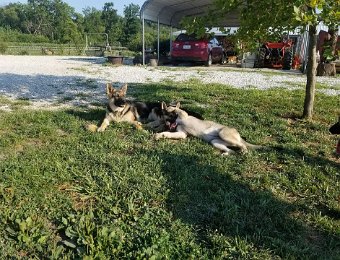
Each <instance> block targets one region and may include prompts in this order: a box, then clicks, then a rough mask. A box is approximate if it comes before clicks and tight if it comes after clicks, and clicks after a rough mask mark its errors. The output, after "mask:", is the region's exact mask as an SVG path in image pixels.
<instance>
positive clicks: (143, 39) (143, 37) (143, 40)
mask: <svg viewBox="0 0 340 260" xmlns="http://www.w3.org/2000/svg"><path fill="white" fill-rule="evenodd" d="M144 27H145V23H144V12H142V29H143V32H142V34H143V36H142V42H143V43H142V45H143V46H142V47H143V50H142V52H143V65H145V28H144Z"/></svg>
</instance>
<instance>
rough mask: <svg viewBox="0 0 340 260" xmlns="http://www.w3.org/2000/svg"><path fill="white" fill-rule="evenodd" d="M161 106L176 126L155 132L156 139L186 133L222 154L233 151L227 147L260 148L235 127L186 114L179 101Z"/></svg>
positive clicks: (175, 136)
mask: <svg viewBox="0 0 340 260" xmlns="http://www.w3.org/2000/svg"><path fill="white" fill-rule="evenodd" d="M162 108H163V110H164V112H165V113H166V114H167V115H168V117H169V118H172V120H173V119H174V118H176V119H175V122H176V124H177V127H176V131H175V132H170V131H165V132H161V133H156V135H155V138H156V139H157V140H158V139H160V138H170V139H184V138H186V137H187V136H188V135H192V136H196V137H198V138H201V139H203V140H204V141H206V142H208V143H210V144H212V145H213V146H214V147H215V148H217V149H218V150H220V151H222V152H223V153H222V155H229V154H231V153H233V152H234V151H233V150H231V149H229V148H228V147H234V148H238V149H239V150H240V151H241V152H243V153H245V152H247V150H248V148H249V149H257V148H261V146H258V145H253V144H250V143H247V142H246V141H245V140H243V139H242V137H241V136H240V134H239V132H238V131H237V130H236V129H235V128H230V127H227V126H224V125H221V124H218V123H215V122H213V121H207V120H201V119H198V118H196V117H194V116H190V115H188V113H187V112H185V111H184V110H182V109H180V103H177V104H176V106H169V107H167V106H166V104H165V103H162Z"/></svg>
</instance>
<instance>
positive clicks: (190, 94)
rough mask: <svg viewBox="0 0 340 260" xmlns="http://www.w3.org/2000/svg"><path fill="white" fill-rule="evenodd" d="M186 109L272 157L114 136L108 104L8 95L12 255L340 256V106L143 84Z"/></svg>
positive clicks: (6, 234) (6, 212) (3, 214)
mask: <svg viewBox="0 0 340 260" xmlns="http://www.w3.org/2000/svg"><path fill="white" fill-rule="evenodd" d="M128 92H129V94H130V95H133V96H134V97H136V98H138V99H141V100H164V101H167V102H170V101H173V100H178V101H181V103H182V105H183V106H184V107H186V108H189V109H192V110H195V111H197V112H199V113H201V114H202V115H203V116H204V117H205V118H207V119H210V120H215V121H218V122H220V123H223V124H226V125H230V126H234V127H236V128H237V129H238V130H239V132H240V133H241V135H242V136H244V137H245V138H246V140H247V141H248V142H251V143H254V144H261V145H263V146H265V147H266V149H263V150H259V151H252V152H250V153H248V154H245V155H241V154H235V155H230V156H228V157H223V156H221V155H220V153H219V152H218V151H216V150H215V149H214V148H213V147H212V146H210V145H208V144H206V143H204V142H202V141H200V140H198V139H195V138H188V139H186V140H181V141H174V140H159V141H156V140H155V139H154V138H153V134H152V133H151V132H148V131H142V130H136V129H134V128H133V127H132V126H130V125H128V124H124V123H122V124H116V125H111V126H110V127H109V128H108V129H107V130H106V131H105V132H104V133H91V132H88V131H87V130H85V128H84V126H85V125H87V124H90V123H94V124H98V123H99V122H100V120H101V119H102V118H103V117H104V115H105V104H102V106H99V107H98V108H97V109H90V110H88V109H85V108H72V109H67V110H58V111H36V110H27V109H22V108H21V107H22V105H21V103H22V104H26V105H27V103H29V101H27V100H18V101H16V102H12V101H9V100H7V99H6V98H4V97H3V98H1V102H2V104H8V106H9V107H11V108H12V109H13V111H12V112H1V113H0V147H1V150H0V258H2V259H5V258H13V259H17V258H27V259H28V258H35V259H44V258H48V259H74V258H85V259H118V258H123V259H124V258H128V259H130V258H133V259H143V258H145V259H222V258H223V259H280V258H285V259H340V170H339V163H340V161H339V157H337V156H336V155H335V144H336V141H337V137H335V136H331V135H330V134H329V132H328V128H329V127H330V125H332V124H333V123H335V120H336V118H337V115H336V109H337V108H338V107H339V103H338V102H339V101H338V97H335V96H326V95H323V94H320V93H317V94H316V103H315V111H314V118H313V121H304V120H299V119H298V117H299V115H300V114H301V112H302V106H303V99H304V91H303V90H294V91H288V90H284V89H272V90H267V91H260V90H255V89H248V90H240V89H234V88H229V87H226V86H223V85H218V84H215V85H203V84H201V83H200V82H197V81H188V82H184V83H181V84H179V83H173V82H170V81H169V82H164V83H160V84H135V85H130V86H129V90H128Z"/></svg>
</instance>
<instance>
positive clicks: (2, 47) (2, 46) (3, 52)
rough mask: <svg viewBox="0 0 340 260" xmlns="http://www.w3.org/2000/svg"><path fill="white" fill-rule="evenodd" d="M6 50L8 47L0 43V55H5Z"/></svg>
mask: <svg viewBox="0 0 340 260" xmlns="http://www.w3.org/2000/svg"><path fill="white" fill-rule="evenodd" d="M7 48H8V46H7V44H6V43H4V42H0V53H1V54H5V53H6V51H7Z"/></svg>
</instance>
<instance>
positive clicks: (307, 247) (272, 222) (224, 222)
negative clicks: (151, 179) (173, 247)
mask: <svg viewBox="0 0 340 260" xmlns="http://www.w3.org/2000/svg"><path fill="white" fill-rule="evenodd" d="M145 153H146V154H147V155H150V156H155V155H156V156H158V157H159V158H160V160H161V161H162V165H161V167H162V172H163V174H164V175H165V176H166V177H167V179H168V185H169V187H170V193H169V195H168V200H167V207H168V209H169V211H171V212H172V213H173V215H174V217H175V218H176V219H180V220H182V221H183V222H185V223H187V224H189V225H191V226H193V227H194V229H195V230H198V232H197V241H198V243H200V244H201V246H202V247H205V248H207V249H210V250H212V251H213V250H214V249H216V248H217V247H219V245H216V242H215V241H213V239H212V234H222V235H223V236H226V237H231V238H235V239H236V238H238V237H240V238H242V239H244V240H246V241H247V242H248V243H250V244H253V245H255V247H256V248H257V249H258V250H259V251H261V250H266V251H271V252H274V254H275V255H278V256H280V257H283V258H285V257H288V258H292V259H299V258H319V257H321V256H322V257H324V258H325V259H332V258H334V257H335V256H336V255H337V254H339V253H340V251H339V250H338V249H337V250H336V244H338V243H340V239H339V237H336V236H337V234H330V233H327V232H326V231H323V230H320V229H317V228H315V227H312V226H310V225H308V224H307V223H306V222H304V221H303V220H302V219H301V218H300V220H297V219H299V218H294V216H295V215H296V214H301V211H302V210H301V207H300V206H298V205H295V204H294V203H288V202H285V201H282V200H280V199H278V198H276V197H275V195H274V194H272V192H270V191H269V190H259V189H255V188H253V187H251V186H249V185H248V184H246V183H244V182H242V181H241V180H239V179H237V178H235V176H240V175H241V173H242V169H243V167H242V162H243V159H242V157H240V158H236V157H235V156H231V157H228V158H222V159H221V160H228V161H225V162H227V163H226V164H227V165H223V162H221V161H220V160H217V161H218V162H217V163H216V165H214V162H211V161H209V159H207V160H205V159H204V158H202V157H200V156H193V155H188V154H186V153H185V152H181V153H174V152H173V151H163V152H157V151H149V150H146V151H145ZM221 164H222V165H223V166H221ZM228 172H232V173H233V174H232V175H231V174H229V173H228ZM302 213H304V212H302ZM330 240H332V243H331V244H332V245H330ZM215 253H216V254H218V253H219V252H217V251H216V252H215V251H213V254H215ZM214 257H216V255H214Z"/></svg>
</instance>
